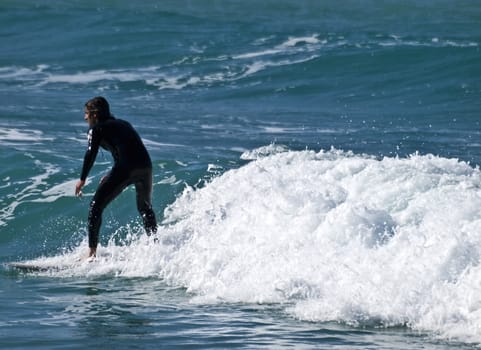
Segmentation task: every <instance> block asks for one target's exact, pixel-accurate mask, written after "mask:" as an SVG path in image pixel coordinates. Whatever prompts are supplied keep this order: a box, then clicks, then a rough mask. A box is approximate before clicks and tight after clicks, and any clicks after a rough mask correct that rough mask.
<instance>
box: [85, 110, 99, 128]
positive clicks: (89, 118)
mask: <svg viewBox="0 0 481 350" xmlns="http://www.w3.org/2000/svg"><path fill="white" fill-rule="evenodd" d="M84 119H85V121H86V122H87V123H88V124H89V126H90V127H92V126H94V125H95V124H97V112H94V111H89V110H87V109H86V110H85V111H84Z"/></svg>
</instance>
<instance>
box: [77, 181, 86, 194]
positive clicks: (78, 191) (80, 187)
mask: <svg viewBox="0 0 481 350" xmlns="http://www.w3.org/2000/svg"><path fill="white" fill-rule="evenodd" d="M84 185H85V181H84V180H78V182H77V184H76V185H75V195H76V196H79V197H81V196H82V187H84Z"/></svg>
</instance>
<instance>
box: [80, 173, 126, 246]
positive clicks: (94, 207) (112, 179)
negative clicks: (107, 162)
mask: <svg viewBox="0 0 481 350" xmlns="http://www.w3.org/2000/svg"><path fill="white" fill-rule="evenodd" d="M128 185H129V177H128V174H127V172H124V171H118V170H117V171H116V170H115V169H112V171H111V172H110V174H109V175H107V177H106V179H105V180H104V181H103V182H102V183H101V184H100V185H99V187H98V188H97V191H96V192H95V195H94V198H93V199H92V202H90V209H89V216H88V231H89V247H90V248H96V247H97V244H98V240H99V230H100V225H101V224H102V213H103V211H104V209H105V207H107V205H108V204H109V203H110V202H112V200H114V199H115V197H117V196H118V195H119V194H120V193H122V191H123V190H124V189H125V188H126V187H127V186H128Z"/></svg>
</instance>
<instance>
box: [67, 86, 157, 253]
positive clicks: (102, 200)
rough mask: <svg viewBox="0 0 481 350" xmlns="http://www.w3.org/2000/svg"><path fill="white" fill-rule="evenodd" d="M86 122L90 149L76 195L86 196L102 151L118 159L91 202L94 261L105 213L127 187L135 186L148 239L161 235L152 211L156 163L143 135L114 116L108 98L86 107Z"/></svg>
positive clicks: (88, 104)
mask: <svg viewBox="0 0 481 350" xmlns="http://www.w3.org/2000/svg"><path fill="white" fill-rule="evenodd" d="M84 119H85V121H86V122H87V123H88V124H89V131H88V147H87V151H86V152H85V156H84V161H83V167H82V173H81V175H80V180H79V181H78V182H77V184H76V186H75V195H76V196H81V195H82V187H83V186H84V185H85V180H86V179H87V175H88V173H89V171H90V169H91V168H92V166H93V164H94V162H95V158H96V156H97V153H98V150H99V147H102V148H104V149H106V150H108V151H110V152H111V153H112V156H113V158H114V165H113V167H112V169H111V170H110V172H109V173H108V174H107V175H105V176H104V177H102V179H101V180H100V184H99V186H98V188H97V191H96V192H95V195H94V197H93V198H92V201H91V202H90V207H89V213H88V237H89V248H90V251H89V257H94V256H95V254H96V251H97V245H98V239H99V230H100V225H101V223H102V212H103V211H104V209H105V207H106V206H107V205H108V204H109V203H110V202H111V201H112V200H114V199H115V198H116V197H117V196H118V195H119V194H120V193H121V192H122V191H123V190H124V189H125V188H126V187H127V186H129V185H132V184H133V185H135V191H136V194H137V197H136V200H137V209H138V211H139V213H140V215H141V217H142V220H143V224H144V227H145V230H146V232H147V234H148V235H151V234H153V233H156V232H157V221H156V218H155V214H154V211H153V210H152V162H151V160H150V156H149V153H148V152H147V149H146V148H145V146H144V144H143V142H142V140H141V138H140V136H139V134H138V133H137V132H136V131H135V129H134V128H133V127H132V125H131V124H130V123H128V122H126V121H124V120H121V119H117V118H115V117H114V116H113V115H112V114H110V107H109V103H108V102H107V100H106V99H105V98H104V97H100V96H99V97H94V98H92V99H91V100H89V101H87V103H85V115H84Z"/></svg>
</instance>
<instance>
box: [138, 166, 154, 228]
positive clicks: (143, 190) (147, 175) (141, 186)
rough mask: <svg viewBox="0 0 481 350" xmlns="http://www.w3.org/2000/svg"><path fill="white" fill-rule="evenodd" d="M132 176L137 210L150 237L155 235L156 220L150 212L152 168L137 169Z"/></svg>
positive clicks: (151, 211)
mask: <svg viewBox="0 0 481 350" xmlns="http://www.w3.org/2000/svg"><path fill="white" fill-rule="evenodd" d="M134 174H135V175H134V177H133V180H134V184H135V192H136V200H137V209H138V211H139V213H140V216H141V217H142V221H143V222H144V227H145V231H146V232H147V234H148V235H149V236H150V235H151V234H153V233H157V219H156V218H155V213H154V211H153V210H152V168H145V169H138V170H135V171H134Z"/></svg>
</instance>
